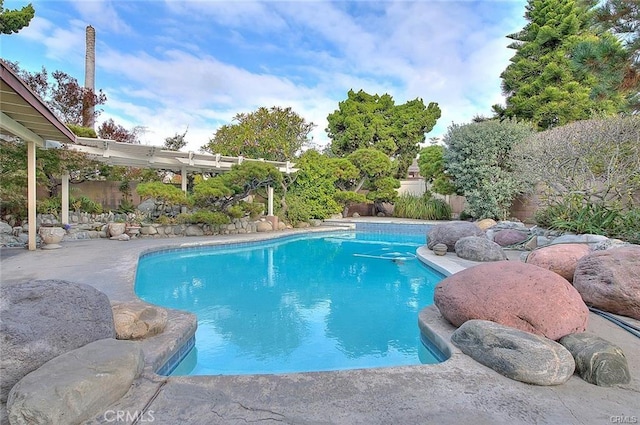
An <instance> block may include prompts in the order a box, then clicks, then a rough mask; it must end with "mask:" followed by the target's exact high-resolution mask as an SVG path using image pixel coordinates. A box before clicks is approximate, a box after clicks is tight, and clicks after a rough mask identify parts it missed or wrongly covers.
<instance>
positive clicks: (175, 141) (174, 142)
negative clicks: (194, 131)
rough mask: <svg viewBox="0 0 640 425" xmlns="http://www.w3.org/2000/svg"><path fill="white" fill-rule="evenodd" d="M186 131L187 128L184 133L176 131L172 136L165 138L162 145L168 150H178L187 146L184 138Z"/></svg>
mask: <svg viewBox="0 0 640 425" xmlns="http://www.w3.org/2000/svg"><path fill="white" fill-rule="evenodd" d="M187 131H189V128H186V129H185V130H184V133H177V132H176V134H174V135H173V136H171V137H167V138H165V139H164V146H163V147H164V148H165V149H166V150H169V151H179V150H180V149H182V148H184V147H185V146H187V140H186V139H185V137H187Z"/></svg>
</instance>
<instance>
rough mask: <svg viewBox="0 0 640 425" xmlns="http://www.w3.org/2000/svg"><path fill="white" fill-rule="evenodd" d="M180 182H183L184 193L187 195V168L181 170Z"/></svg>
mask: <svg viewBox="0 0 640 425" xmlns="http://www.w3.org/2000/svg"><path fill="white" fill-rule="evenodd" d="M180 180H181V187H182V191H183V192H184V193H185V194H186V193H187V167H182V170H180Z"/></svg>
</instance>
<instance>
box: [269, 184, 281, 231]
mask: <svg viewBox="0 0 640 425" xmlns="http://www.w3.org/2000/svg"><path fill="white" fill-rule="evenodd" d="M267 194H268V198H269V199H268V200H267V220H268V221H269V222H270V223H271V228H272V229H273V230H278V227H279V220H278V216H275V215H273V186H268V187H267Z"/></svg>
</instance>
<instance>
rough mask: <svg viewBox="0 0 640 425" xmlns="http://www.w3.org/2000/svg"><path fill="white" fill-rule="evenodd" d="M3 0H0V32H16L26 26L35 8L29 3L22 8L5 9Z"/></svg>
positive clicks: (33, 14)
mask: <svg viewBox="0 0 640 425" xmlns="http://www.w3.org/2000/svg"><path fill="white" fill-rule="evenodd" d="M3 4H4V0H0V34H13V33H17V32H18V31H20V30H21V29H22V28H24V27H28V26H29V23H30V22H31V19H33V17H34V16H35V13H36V11H35V9H34V8H33V6H32V5H31V3H29V4H28V5H26V6H25V7H23V8H22V9H12V10H10V9H5V8H4V6H3Z"/></svg>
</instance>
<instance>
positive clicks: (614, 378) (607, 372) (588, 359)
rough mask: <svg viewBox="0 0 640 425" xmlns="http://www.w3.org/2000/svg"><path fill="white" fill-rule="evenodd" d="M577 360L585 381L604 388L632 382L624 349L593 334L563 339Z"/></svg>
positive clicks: (579, 371) (564, 344) (580, 334)
mask: <svg viewBox="0 0 640 425" xmlns="http://www.w3.org/2000/svg"><path fill="white" fill-rule="evenodd" d="M559 342H560V344H562V345H563V346H564V347H565V348H566V349H567V350H569V352H570V353H571V355H572V356H573V358H574V360H575V362H576V372H577V373H578V374H579V375H580V377H581V378H582V379H584V380H585V381H587V382H589V383H591V384H594V385H599V386H603V387H611V386H613V385H618V384H628V383H629V382H631V374H630V373H629V365H628V363H627V358H626V357H625V356H624V352H623V351H622V349H621V348H620V347H618V346H616V345H613V344H612V343H610V342H609V341H607V340H605V339H602V338H600V337H598V336H596V335H593V334H589V333H579V334H571V335H567V336H565V337H562V338H561V339H560V341H559Z"/></svg>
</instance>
